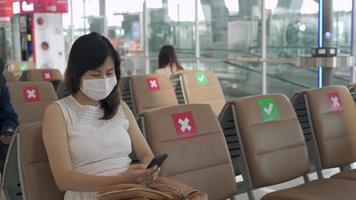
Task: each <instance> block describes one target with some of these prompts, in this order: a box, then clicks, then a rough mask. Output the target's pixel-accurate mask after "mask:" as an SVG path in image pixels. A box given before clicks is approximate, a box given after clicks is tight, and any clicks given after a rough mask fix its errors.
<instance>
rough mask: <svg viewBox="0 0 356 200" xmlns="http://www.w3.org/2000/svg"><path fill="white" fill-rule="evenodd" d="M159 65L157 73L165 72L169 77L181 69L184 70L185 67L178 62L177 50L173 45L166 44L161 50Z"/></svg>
mask: <svg viewBox="0 0 356 200" xmlns="http://www.w3.org/2000/svg"><path fill="white" fill-rule="evenodd" d="M158 65H159V66H158V69H157V70H156V73H157V74H165V75H167V76H168V77H170V76H171V75H172V74H174V73H175V72H177V71H179V70H183V67H182V66H181V65H180V64H179V62H178V59H177V55H176V51H175V49H174V47H173V46H171V45H165V46H163V47H162V48H161V50H160V51H159V55H158Z"/></svg>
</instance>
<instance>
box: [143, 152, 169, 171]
mask: <svg viewBox="0 0 356 200" xmlns="http://www.w3.org/2000/svg"><path fill="white" fill-rule="evenodd" d="M167 157H168V154H166V153H164V154H161V155H158V156H156V157H154V158H153V159H152V160H151V162H150V163H149V164H148V165H147V167H146V169H149V168H152V167H154V166H157V167H160V166H161V165H162V164H163V162H164V161H165V160H166V158H167Z"/></svg>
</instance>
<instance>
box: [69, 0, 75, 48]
mask: <svg viewBox="0 0 356 200" xmlns="http://www.w3.org/2000/svg"><path fill="white" fill-rule="evenodd" d="M73 1H74V0H70V10H69V12H70V31H69V36H70V46H72V44H73V43H74V32H73V31H74V23H73V21H74V18H73Z"/></svg>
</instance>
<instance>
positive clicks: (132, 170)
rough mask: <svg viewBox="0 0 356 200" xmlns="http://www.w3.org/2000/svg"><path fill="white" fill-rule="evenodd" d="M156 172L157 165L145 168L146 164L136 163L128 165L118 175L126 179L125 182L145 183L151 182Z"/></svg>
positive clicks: (156, 174) (155, 176)
mask: <svg viewBox="0 0 356 200" xmlns="http://www.w3.org/2000/svg"><path fill="white" fill-rule="evenodd" d="M157 172H158V168H157V167H153V168H150V169H146V165H143V164H137V165H130V166H129V168H128V169H127V170H125V171H124V172H122V173H121V174H120V175H121V176H122V177H123V179H124V180H127V181H126V182H127V183H139V184H143V185H146V184H150V183H152V182H153V181H154V180H155V179H156V178H157V176H158V173H157Z"/></svg>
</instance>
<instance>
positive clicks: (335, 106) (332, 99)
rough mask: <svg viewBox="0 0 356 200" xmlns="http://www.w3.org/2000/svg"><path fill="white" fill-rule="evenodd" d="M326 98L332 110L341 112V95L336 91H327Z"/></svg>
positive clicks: (342, 109)
mask: <svg viewBox="0 0 356 200" xmlns="http://www.w3.org/2000/svg"><path fill="white" fill-rule="evenodd" d="M328 100H329V103H330V105H331V110H332V111H333V112H342V111H344V108H343V107H342V103H341V97H340V94H339V93H338V92H331V93H328Z"/></svg>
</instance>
